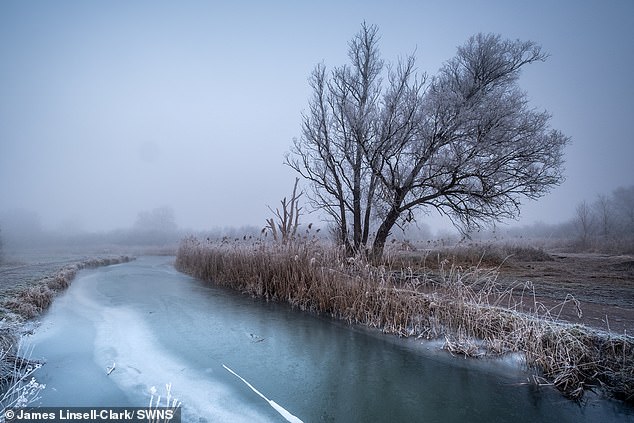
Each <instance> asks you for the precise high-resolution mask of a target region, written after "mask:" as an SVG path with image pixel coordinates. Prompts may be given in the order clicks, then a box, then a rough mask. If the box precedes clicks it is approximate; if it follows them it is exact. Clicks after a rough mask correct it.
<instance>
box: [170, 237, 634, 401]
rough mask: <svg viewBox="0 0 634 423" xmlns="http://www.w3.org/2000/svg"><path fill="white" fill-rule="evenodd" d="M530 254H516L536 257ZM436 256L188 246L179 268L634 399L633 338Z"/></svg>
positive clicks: (564, 386)
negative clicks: (381, 258) (576, 321)
mask: <svg viewBox="0 0 634 423" xmlns="http://www.w3.org/2000/svg"><path fill="white" fill-rule="evenodd" d="M528 250H529V249H525V250H522V251H518V253H522V254H528V253H530V254H539V253H538V252H534V251H528ZM435 256H436V255H435V254H433V255H430V256H429V260H428V261H422V262H419V264H418V265H413V262H412V261H402V260H401V261H399V260H398V259H397V258H396V257H395V256H394V257H391V258H388V259H387V260H386V261H385V262H383V264H381V265H374V264H372V263H371V262H368V261H367V260H365V259H364V258H363V256H357V257H347V256H346V255H345V254H343V251H342V250H341V249H338V248H331V247H325V246H323V245H322V244H321V243H319V242H316V241H313V240H303V241H300V242H292V243H287V244H285V245H281V244H266V243H264V242H262V241H255V242H253V243H251V244H246V243H244V242H229V241H225V242H221V243H214V242H210V241H206V242H201V241H198V240H197V239H194V238H188V239H185V240H184V241H183V242H182V243H181V246H180V248H179V250H178V255H177V260H176V267H177V269H179V270H180V271H182V272H185V273H188V274H190V275H192V276H194V277H196V278H199V279H202V280H205V281H209V282H210V283H214V284H215V285H220V286H227V287H230V288H232V289H236V290H238V291H240V292H243V293H246V294H249V295H253V296H257V297H262V298H265V299H267V300H271V301H283V302H287V303H289V304H291V305H292V306H293V307H297V308H299V309H301V310H306V311H311V312H315V313H319V314H324V315H328V316H332V317H334V318H337V319H342V320H345V321H347V322H349V323H351V324H363V325H367V326H369V327H373V328H377V329H379V330H381V331H383V332H385V333H391V334H396V335H398V336H408V337H409V336H415V337H422V338H427V339H438V338H439V339H442V340H444V343H445V348H446V349H448V350H449V351H451V352H453V353H460V354H465V355H470V356H480V355H486V354H504V353H511V352H515V353H522V354H523V355H524V357H525V359H526V363H527V364H528V365H529V366H530V367H531V368H534V369H536V370H537V372H538V373H537V375H536V377H535V381H536V382H538V383H551V384H553V385H554V386H556V387H557V388H558V389H560V390H562V391H563V392H564V393H565V394H566V395H569V396H570V397H573V398H579V397H580V396H581V395H582V394H583V392H584V390H585V389H586V388H589V387H591V386H602V387H604V388H605V389H606V390H607V391H608V392H610V393H612V394H614V395H616V396H618V397H619V398H622V399H625V400H628V401H631V400H633V399H634V339H633V338H632V337H630V336H627V335H617V334H614V333H606V332H600V331H596V330H592V329H589V328H587V327H584V326H580V325H572V324H566V323H563V322H561V321H558V320H557V318H556V317H557V316H556V315H552V314H551V313H550V310H552V309H551V308H546V307H543V306H541V305H540V304H536V303H535V302H536V301H537V300H536V299H535V298H536V294H535V292H534V290H533V289H532V287H531V286H530V285H528V284H520V283H518V284H515V285H513V286H507V285H500V284H498V283H497V281H496V278H497V270H496V268H495V267H490V266H486V265H483V263H485V261H483V260H482V257H480V260H478V261H476V262H475V263H474V265H464V262H461V263H456V262H455V261H454V262H452V260H451V259H450V258H449V257H441V256H440V255H438V256H437V257H438V258H436V257H435ZM474 257H475V255H474ZM434 258H436V260H434ZM421 263H422V264H421ZM563 301H574V299H571V298H567V299H564V300H563ZM531 302H534V304H532V307H531V308H532V310H534V311H533V312H531V313H527V312H526V311H524V310H525V307H524V305H526V303H531Z"/></svg>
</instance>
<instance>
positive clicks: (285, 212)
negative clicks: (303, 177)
mask: <svg viewBox="0 0 634 423" xmlns="http://www.w3.org/2000/svg"><path fill="white" fill-rule="evenodd" d="M298 183H299V178H295V185H293V193H292V195H291V199H290V201H286V197H284V198H283V199H282V201H280V204H281V205H282V211H280V209H275V211H273V209H272V208H271V207H269V210H271V212H272V213H273V214H274V215H275V216H274V217H272V218H270V219H266V227H265V229H269V230H270V231H271V233H272V234H273V239H274V240H275V241H278V242H281V243H282V244H287V243H288V242H289V241H292V240H293V239H294V238H295V236H296V235H297V228H298V227H299V216H300V213H301V210H302V208H301V207H299V198H300V197H301V196H302V194H303V192H299V193H298V192H297V184H298ZM275 219H277V222H276V221H275Z"/></svg>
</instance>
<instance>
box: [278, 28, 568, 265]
mask: <svg viewBox="0 0 634 423" xmlns="http://www.w3.org/2000/svg"><path fill="white" fill-rule="evenodd" d="M377 34H378V30H377V28H376V27H375V26H367V25H365V24H364V25H363V26H362V28H361V31H360V32H359V33H358V34H357V35H356V36H355V37H354V38H353V40H352V41H351V42H350V44H349V53H348V56H349V58H350V60H351V64H350V66H343V67H340V68H335V69H334V70H333V71H332V72H331V73H327V72H326V69H325V67H324V66H323V65H318V66H317V67H316V68H315V70H314V71H313V74H312V77H311V79H310V83H311V87H312V88H313V97H312V99H311V100H310V101H309V106H310V107H309V111H308V112H307V113H306V114H305V115H304V118H303V125H302V136H301V137H300V138H299V139H296V140H294V145H293V148H292V151H291V153H292V155H289V156H287V164H289V165H290V166H291V167H293V168H294V169H295V170H297V171H298V172H299V173H300V174H301V175H302V176H304V177H305V178H307V179H308V180H309V181H311V183H312V186H313V193H312V196H311V200H312V202H313V205H315V206H317V207H319V208H322V209H324V210H325V211H326V212H328V214H329V215H330V216H331V217H332V218H333V220H334V221H335V223H336V224H337V227H338V228H339V230H340V232H341V242H342V243H343V244H345V245H346V246H347V247H348V250H351V251H358V250H361V249H364V248H365V247H366V245H367V244H368V241H369V239H370V232H372V233H373V234H374V237H373V238H374V239H373V244H372V254H373V257H374V258H375V259H380V258H381V257H382V254H383V249H384V246H385V241H386V239H387V237H388V236H389V234H390V232H391V231H392V229H393V227H394V226H395V225H398V224H407V223H409V222H411V221H413V220H415V219H416V217H417V215H418V214H419V210H421V209H423V210H425V209H427V210H429V209H430V208H431V209H435V210H437V211H438V212H440V213H441V214H444V215H447V216H449V217H450V218H451V219H452V221H453V222H454V224H455V225H456V226H457V227H459V228H461V229H463V230H466V229H470V228H473V227H478V226H480V225H481V224H484V223H489V222H492V221H495V220H500V219H504V218H513V217H516V216H517V215H518V213H519V208H520V200H521V198H522V197H525V198H530V199H535V198H538V197H540V196H542V195H543V194H544V193H546V192H548V190H549V189H550V187H552V186H553V185H556V184H558V183H560V182H561V181H562V180H563V176H562V163H563V148H564V146H565V144H566V143H567V142H568V138H567V137H565V136H564V135H563V134H562V133H561V132H559V131H555V130H551V129H550V127H549V120H550V115H549V114H548V113H547V112H539V111H536V110H534V109H531V108H529V106H528V100H527V98H526V95H525V94H524V93H523V92H522V91H521V90H520V89H519V88H518V85H517V81H518V78H519V74H520V69H521V68H522V67H523V66H524V65H526V64H529V63H532V62H535V61H543V60H545V59H546V55H545V54H544V53H542V52H541V49H540V47H539V46H536V45H535V44H534V43H532V42H520V41H506V40H502V39H501V37H499V36H496V35H483V34H478V35H476V36H474V37H471V38H470V39H469V40H468V41H467V43H466V44H465V45H464V46H462V47H460V48H458V52H457V55H456V57H454V58H453V59H451V60H450V61H448V62H447V63H446V64H445V65H444V66H443V67H442V68H441V70H440V72H439V74H438V75H437V76H436V77H434V78H431V79H430V78H427V77H426V76H425V75H418V74H417V73H416V68H415V60H414V57H413V56H409V57H407V58H406V59H404V60H401V61H399V62H398V63H397V64H396V65H395V66H386V68H387V72H386V73H385V72H384V71H383V69H384V63H383V61H382V60H381V58H380V55H379V53H378V35H377ZM384 77H385V78H384ZM384 81H385V82H384ZM373 223H374V225H373ZM349 228H352V234H353V236H352V239H351V238H350V236H349Z"/></svg>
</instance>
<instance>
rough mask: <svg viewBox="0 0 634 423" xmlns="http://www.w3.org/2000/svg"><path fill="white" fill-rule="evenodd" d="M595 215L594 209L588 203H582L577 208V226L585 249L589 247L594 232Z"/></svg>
mask: <svg viewBox="0 0 634 423" xmlns="http://www.w3.org/2000/svg"><path fill="white" fill-rule="evenodd" d="M594 224H595V219H594V214H593V213H592V208H591V207H590V206H589V205H588V203H587V202H586V201H582V202H581V203H579V205H578V206H577V216H576V218H575V225H576V226H577V230H578V231H579V238H580V240H581V246H582V247H583V248H585V247H587V246H588V240H589V238H590V237H591V236H592V233H593V231H594Z"/></svg>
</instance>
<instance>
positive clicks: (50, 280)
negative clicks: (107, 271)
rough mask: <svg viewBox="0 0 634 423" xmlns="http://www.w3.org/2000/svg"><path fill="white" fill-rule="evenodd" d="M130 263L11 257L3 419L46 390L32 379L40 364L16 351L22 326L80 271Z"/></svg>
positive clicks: (0, 337) (0, 386) (0, 343)
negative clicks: (30, 259)
mask: <svg viewBox="0 0 634 423" xmlns="http://www.w3.org/2000/svg"><path fill="white" fill-rule="evenodd" d="M129 260H130V257H128V256H109V257H101V258H90V259H87V258H78V257H75V258H71V259H69V258H68V256H65V257H64V258H61V257H58V256H55V255H53V256H49V259H48V263H47V261H46V260H44V261H42V260H41V258H39V259H36V260H35V261H34V262H33V263H29V262H22V261H17V260H16V258H15V257H12V258H11V260H10V261H7V262H5V263H4V264H3V265H2V267H0V282H2V283H0V313H1V317H2V320H0V416H4V410H5V409H6V408H10V407H24V406H26V405H28V404H29V403H30V402H32V401H33V400H35V399H36V398H37V396H38V394H39V392H40V391H41V390H42V389H44V385H42V384H40V383H38V382H37V381H36V380H35V379H34V378H33V376H32V374H33V372H34V371H35V370H36V369H37V368H38V367H39V366H40V365H41V363H39V362H37V361H34V360H31V359H29V358H27V357H28V354H27V356H25V355H24V354H23V352H21V351H19V349H18V348H17V347H16V346H17V345H19V338H20V335H21V331H22V330H23V329H22V327H23V323H24V322H25V321H26V320H28V319H31V318H33V317H36V316H37V315H39V314H40V313H42V312H43V311H44V310H46V309H47V308H48V307H49V306H50V304H51V302H52V301H53V298H54V296H55V295H56V294H57V293H58V292H60V291H62V290H64V289H66V288H67V287H68V286H69V285H70V283H71V281H72V280H73V279H74V278H75V275H76V274H77V272H78V271H79V270H81V269H85V268H90V267H98V266H107V265H110V264H116V263H122V262H126V261H129ZM62 263H63V264H62Z"/></svg>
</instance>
